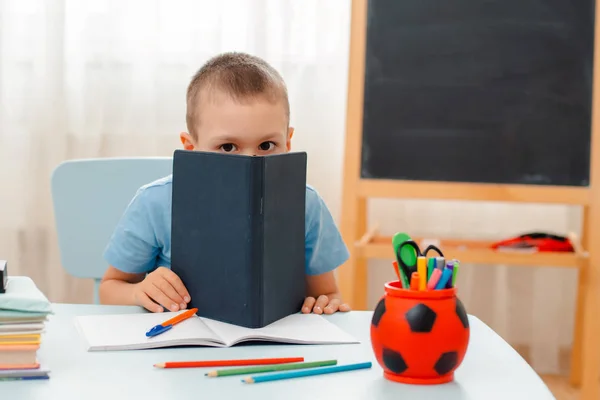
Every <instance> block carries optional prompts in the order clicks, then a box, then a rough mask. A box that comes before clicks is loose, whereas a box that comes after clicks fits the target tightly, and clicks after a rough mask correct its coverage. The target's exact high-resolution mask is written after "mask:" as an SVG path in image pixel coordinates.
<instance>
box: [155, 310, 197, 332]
mask: <svg viewBox="0 0 600 400" xmlns="http://www.w3.org/2000/svg"><path fill="white" fill-rule="evenodd" d="M196 312H198V309H197V308H192V309H190V310H187V311H184V312H182V313H181V314H179V315H177V316H175V317H173V318H171V319H170V320H167V321H165V322H163V323H162V324H160V325H156V326H154V327H152V328H151V329H150V330H149V331H148V332H146V336H147V337H154V336H157V335H160V334H161V333H163V332H166V331H168V330H169V329H171V328H172V327H173V326H174V325H176V324H178V323H180V322H181V321H184V320H186V319H188V318H190V317H192V316H193V315H196Z"/></svg>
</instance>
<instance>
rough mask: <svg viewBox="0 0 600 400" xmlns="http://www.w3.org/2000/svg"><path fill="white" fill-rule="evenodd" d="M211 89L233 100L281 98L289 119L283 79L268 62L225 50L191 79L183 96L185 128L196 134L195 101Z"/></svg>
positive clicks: (288, 105)
mask: <svg viewBox="0 0 600 400" xmlns="http://www.w3.org/2000/svg"><path fill="white" fill-rule="evenodd" d="M211 91H213V92H214V91H221V92H224V93H226V94H227V95H229V96H231V98H232V99H234V100H238V101H239V100H246V99H248V98H253V97H258V96H263V97H265V98H267V99H268V100H269V101H271V102H278V101H282V102H283V105H284V107H285V112H286V115H287V118H288V124H289V118H290V104H289V100H288V94H287V88H286V86H285V82H284V81H283V78H282V77H281V75H279V73H278V72H277V71H276V70H275V68H273V67H272V66H271V65H269V63H267V62H266V61H264V60H262V59H261V58H259V57H255V56H252V55H249V54H246V53H239V52H228V53H223V54H220V55H217V56H215V57H213V58H211V59H210V60H208V61H207V62H206V63H205V64H204V65H203V66H202V67H201V68H200V69H199V70H198V72H196V74H195V75H194V77H193V78H192V80H191V82H190V84H189V86H188V89H187V96H186V103H187V112H186V123H187V128H188V131H189V133H190V135H192V136H193V137H197V134H196V132H195V130H196V129H195V128H196V127H197V126H198V125H197V124H198V120H199V118H200V117H201V116H200V115H198V111H197V104H198V100H199V98H200V97H201V96H205V95H206V94H210V92H211Z"/></svg>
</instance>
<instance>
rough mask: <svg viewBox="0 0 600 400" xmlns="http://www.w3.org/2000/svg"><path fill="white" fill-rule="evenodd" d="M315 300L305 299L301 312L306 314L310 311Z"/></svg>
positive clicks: (312, 298) (311, 298)
mask: <svg viewBox="0 0 600 400" xmlns="http://www.w3.org/2000/svg"><path fill="white" fill-rule="evenodd" d="M315 302H316V300H315V298H314V297H307V298H306V299H304V305H303V306H302V312H303V313H304V314H308V313H310V312H311V311H312V309H313V306H314V305H315Z"/></svg>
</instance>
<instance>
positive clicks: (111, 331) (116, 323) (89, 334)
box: [76, 312, 223, 351]
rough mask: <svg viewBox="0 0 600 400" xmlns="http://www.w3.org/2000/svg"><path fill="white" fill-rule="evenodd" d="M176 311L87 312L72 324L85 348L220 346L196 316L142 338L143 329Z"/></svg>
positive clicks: (126, 348) (103, 349) (215, 336)
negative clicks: (89, 313)
mask: <svg viewBox="0 0 600 400" xmlns="http://www.w3.org/2000/svg"><path fill="white" fill-rule="evenodd" d="M177 314H179V313H178V312H163V313H144V314H117V315H88V316H81V317H77V318H76V325H77V327H78V329H79V332H80V334H81V335H82V337H83V339H84V341H85V342H86V343H87V350H88V351H106V350H136V349H150V348H158V347H169V346H186V345H188V346H194V345H205V346H222V345H223V344H222V341H221V340H220V338H219V337H218V336H217V335H216V334H215V333H214V332H213V331H212V330H211V329H210V328H209V327H208V326H206V324H204V322H202V320H201V319H200V318H198V317H197V316H194V317H191V318H189V319H186V320H184V321H182V322H180V323H178V324H176V325H174V326H173V328H171V329H170V330H168V331H166V332H164V333H162V334H160V335H158V336H155V337H150V338H149V337H146V332H147V331H148V330H150V329H151V328H152V327H153V326H155V325H160V324H162V323H163V322H165V321H166V320H168V319H171V318H173V317H174V316H176V315H177Z"/></svg>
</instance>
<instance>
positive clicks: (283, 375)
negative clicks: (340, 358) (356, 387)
mask: <svg viewBox="0 0 600 400" xmlns="http://www.w3.org/2000/svg"><path fill="white" fill-rule="evenodd" d="M371 364H372V363H371V362H365V363H359V364H348V365H337V366H334V367H323V368H314V369H305V370H301V371H288V372H278V373H275V374H267V375H260V376H249V377H247V378H245V379H242V382H244V383H260V382H270V381H276V380H280V379H293V378H302V377H305V376H314V375H324V374H332V373H335V372H345V371H354V370H357V369H365V368H371Z"/></svg>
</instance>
